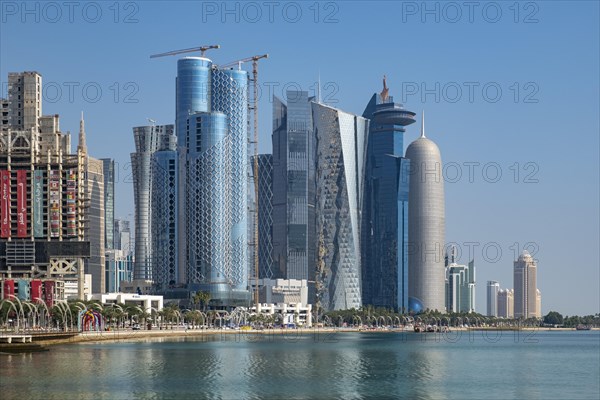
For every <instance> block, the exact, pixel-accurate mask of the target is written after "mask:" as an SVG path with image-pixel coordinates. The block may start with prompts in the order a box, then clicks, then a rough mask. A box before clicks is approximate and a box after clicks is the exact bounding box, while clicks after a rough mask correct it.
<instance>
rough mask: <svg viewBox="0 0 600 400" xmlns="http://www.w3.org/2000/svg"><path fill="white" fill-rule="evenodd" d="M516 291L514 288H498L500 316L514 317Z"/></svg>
mask: <svg viewBox="0 0 600 400" xmlns="http://www.w3.org/2000/svg"><path fill="white" fill-rule="evenodd" d="M514 307H515V302H514V291H513V290H512V289H500V290H498V317H500V318H514Z"/></svg>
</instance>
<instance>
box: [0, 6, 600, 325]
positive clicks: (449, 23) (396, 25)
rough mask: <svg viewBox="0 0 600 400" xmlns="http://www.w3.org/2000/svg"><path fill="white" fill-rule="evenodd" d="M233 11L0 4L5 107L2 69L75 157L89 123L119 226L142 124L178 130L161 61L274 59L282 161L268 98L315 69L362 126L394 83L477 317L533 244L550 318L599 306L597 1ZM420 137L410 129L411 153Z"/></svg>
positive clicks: (269, 66) (263, 145)
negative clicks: (471, 282)
mask: <svg viewBox="0 0 600 400" xmlns="http://www.w3.org/2000/svg"><path fill="white" fill-rule="evenodd" d="M223 4H224V3H223V2H221V1H219V2H192V1H181V2H160V1H140V2H120V3H118V4H117V5H116V6H115V3H114V2H112V1H109V2H95V3H94V2H92V3H86V2H75V5H74V6H73V8H72V9H69V6H67V5H64V4H63V2H51V3H49V5H47V3H44V2H31V3H26V4H25V5H23V3H22V2H21V1H18V2H10V1H4V2H2V3H1V7H2V8H1V12H2V15H1V25H0V80H1V81H2V83H3V85H2V91H3V94H4V92H5V90H6V80H7V74H8V72H13V71H24V70H37V71H39V72H40V73H41V74H42V75H43V79H44V84H45V88H44V97H45V102H44V105H43V112H44V113H45V114H49V113H59V114H60V115H61V128H62V130H63V131H71V132H72V133H73V134H75V135H74V137H73V139H74V145H75V141H76V132H77V130H78V119H79V112H80V111H81V110H83V111H84V112H85V116H86V127H87V132H88V137H87V141H88V147H89V150H90V152H91V154H92V155H94V156H96V157H112V158H114V159H115V160H116V161H117V162H118V164H119V174H118V179H119V183H118V185H117V193H116V196H117V200H116V214H117V215H118V216H127V215H128V214H130V213H132V212H133V189H132V186H131V184H130V183H127V182H128V181H130V178H131V168H130V166H129V160H130V159H129V153H130V152H132V151H133V149H134V144H133V138H132V131H131V128H132V127H133V126H139V125H144V124H147V118H152V119H154V120H156V121H157V122H158V123H173V122H174V114H175V101H174V92H175V85H174V84H175V73H176V58H175V57H170V58H162V59H153V60H151V59H149V55H150V54H153V53H160V52H164V51H168V50H174V49H181V48H187V47H193V46H198V45H202V44H220V45H221V46H222V48H221V49H220V50H216V51H214V50H213V51H212V52H210V54H209V56H210V57H211V58H212V59H213V60H214V62H216V63H225V62H229V61H233V60H236V59H239V58H244V57H248V56H252V55H255V54H262V53H269V55H270V57H269V59H268V60H263V61H261V64H260V80H261V81H262V82H263V83H264V82H271V83H269V84H268V85H265V84H263V85H262V88H263V93H264V95H263V96H262V98H261V101H260V121H261V122H260V128H261V135H260V149H261V151H263V152H269V151H270V149H271V139H270V136H271V132H270V131H271V103H270V99H269V98H268V96H267V93H268V90H269V86H270V87H273V88H274V90H275V94H277V95H279V96H281V93H282V88H283V87H284V86H285V85H288V87H291V88H294V87H295V88H298V87H300V88H302V89H304V90H314V85H315V82H316V81H317V79H318V76H319V74H320V77H321V87H322V94H323V98H324V100H326V101H329V102H330V103H332V105H335V106H337V107H339V108H342V109H344V110H346V111H350V112H355V113H362V111H363V109H364V106H365V105H366V103H367V101H368V100H369V98H370V96H371V95H372V94H373V92H375V91H380V90H381V80H382V76H383V75H384V74H386V75H387V77H388V86H389V87H390V94H391V95H393V96H394V97H395V99H396V101H402V102H403V103H404V104H405V106H406V107H407V108H408V109H410V110H413V111H416V112H419V114H420V110H422V109H425V110H426V115H427V119H426V121H427V124H426V125H427V135H428V137H430V138H431V139H433V140H435V141H436V142H437V143H438V145H439V147H440V149H441V152H442V157H443V161H444V162H445V163H447V167H446V172H447V183H446V210H447V211H446V217H447V220H446V221H447V223H446V227H447V228H446V237H447V240H448V241H449V242H456V243H459V244H461V245H462V246H461V248H462V250H463V252H464V253H467V252H468V245H465V243H468V242H478V243H479V245H478V246H477V247H476V248H475V261H476V265H477V267H478V270H477V280H478V288H477V289H478V295H477V310H478V311H480V312H485V307H486V304H485V285H486V281H487V280H498V281H500V284H501V287H512V285H513V282H512V262H513V259H514V257H515V251H517V250H515V247H514V245H513V244H514V243H517V244H518V247H520V248H522V247H523V246H524V245H525V243H527V242H533V243H534V244H535V245H534V247H535V254H534V256H535V258H536V259H538V261H539V266H538V287H539V288H540V290H541V291H542V296H543V297H542V300H543V306H542V308H543V312H544V314H545V313H547V312H548V311H550V310H558V311H560V312H562V313H563V314H574V313H578V314H590V313H596V312H599V311H600V297H599V286H600V275H599V269H600V260H599V242H600V238H599V230H600V227H599V180H600V179H599V141H598V134H599V108H600V104H599V91H600V89H599V75H600V67H599V50H598V49H599V47H600V44H599V35H600V33H599V27H598V21H599V20H600V13H599V6H598V4H599V3H598V2H597V1H569V2H567V1H564V2H563V1H539V2H521V3H519V4H518V6H517V7H515V6H514V2H513V1H509V2H475V3H474V6H473V8H471V9H469V6H468V5H465V2H450V3H445V2H426V3H423V2H391V1H389V2H366V1H352V2H321V3H315V2H285V1H281V2H275V4H273V5H272V6H269V5H268V4H265V3H264V2H254V3H252V2H251V3H250V5H246V3H242V2H228V3H226V4H227V5H226V7H227V8H228V10H229V11H228V10H225V9H224V8H223ZM448 4H449V5H448ZM270 7H272V8H270ZM436 7H437V11H436ZM317 11H318V12H317ZM298 12H300V13H301V15H300V14H299V13H298ZM94 21H96V22H94ZM115 21H116V22H115ZM115 83H116V85H115ZM294 85H296V86H294ZM69 86H70V87H72V88H73V93H72V95H73V96H72V98H70V96H69ZM58 87H59V88H61V91H60V92H59V91H57V88H58ZM117 87H118V88H119V90H118V92H117ZM84 88H85V90H84ZM97 88H100V89H101V91H102V94H101V95H100V96H98V95H97V92H96V90H97ZM459 90H460V92H459ZM498 90H500V91H501V94H498V93H499V92H498ZM436 96H438V98H436ZM95 100H97V101H95ZM132 100H133V101H136V100H137V102H131V101H132ZM333 101H337V102H336V103H333ZM417 135H418V126H417V125H416V124H415V125H413V126H411V127H410V128H409V129H408V132H407V134H406V138H405V143H406V145H407V144H408V143H410V141H412V140H413V139H414V138H416V137H417ZM470 163H479V164H470ZM469 165H473V167H472V168H473V170H474V175H473V179H472V182H471V181H470V179H469V168H470V167H469ZM484 165H487V170H486V171H487V174H486V175H485V176H484V175H483V174H482V170H483V166H484ZM458 167H460V170H461V173H462V175H461V176H460V177H457V175H456V174H457V171H458ZM498 169H499V170H500V171H501V173H502V175H501V177H499V178H498V179H497V182H494V181H495V180H496V172H497V170H498ZM516 171H518V172H519V173H518V176H516ZM515 179H516V181H517V182H516V183H515ZM485 244H488V246H487V255H486V256H485V257H484V254H483V247H484V245H485ZM496 244H497V245H496ZM534 247H530V249H532V250H533V249H534ZM497 248H500V249H501V251H502V254H501V255H500V256H499V257H497V256H496V249H497ZM486 258H487V260H486ZM495 258H498V259H497V260H494V259H495ZM461 261H463V262H465V263H466V262H467V261H468V260H467V255H466V254H465V255H464V256H463V258H462V260H461ZM494 261H495V262H494Z"/></svg>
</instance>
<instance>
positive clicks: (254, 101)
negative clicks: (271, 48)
mask: <svg viewBox="0 0 600 400" xmlns="http://www.w3.org/2000/svg"><path fill="white" fill-rule="evenodd" d="M263 58H269V55H268V54H263V55H260V56H254V57H248V58H243V59H241V60H237V61H232V62H230V63H227V64H225V65H220V66H219V68H228V67H231V66H234V65H236V64H237V66H238V69H242V64H243V63H245V62H249V61H252V83H253V86H254V98H253V99H252V106H250V102H248V108H250V109H252V110H253V111H254V117H253V119H254V121H253V122H254V163H253V173H252V175H253V176H254V202H255V204H256V205H255V207H254V279H255V281H254V303H255V304H256V312H258V60H261V59H263Z"/></svg>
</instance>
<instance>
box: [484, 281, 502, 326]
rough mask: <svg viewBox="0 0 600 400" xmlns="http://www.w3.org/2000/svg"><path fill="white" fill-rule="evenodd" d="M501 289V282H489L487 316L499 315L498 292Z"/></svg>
mask: <svg viewBox="0 0 600 400" xmlns="http://www.w3.org/2000/svg"><path fill="white" fill-rule="evenodd" d="M499 290H500V283H498V282H496V281H488V282H487V314H486V315H487V316H488V317H497V316H498V293H499Z"/></svg>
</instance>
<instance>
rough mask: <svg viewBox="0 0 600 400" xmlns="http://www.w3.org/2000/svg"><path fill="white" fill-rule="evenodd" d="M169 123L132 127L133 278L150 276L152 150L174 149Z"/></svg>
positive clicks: (173, 138)
mask: <svg viewBox="0 0 600 400" xmlns="http://www.w3.org/2000/svg"><path fill="white" fill-rule="evenodd" d="M173 128H174V127H173V125H152V126H140V127H135V128H133V137H134V140H135V149H136V152H135V153H131V168H132V175H133V195H134V202H135V267H134V279H146V280H151V279H152V251H151V249H152V247H151V237H152V235H151V226H152V222H151V212H152V211H151V210H152V197H151V194H152V175H151V161H152V154H153V153H154V152H156V151H158V150H160V149H171V150H173V149H175V146H176V138H175V136H174V135H173Z"/></svg>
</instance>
